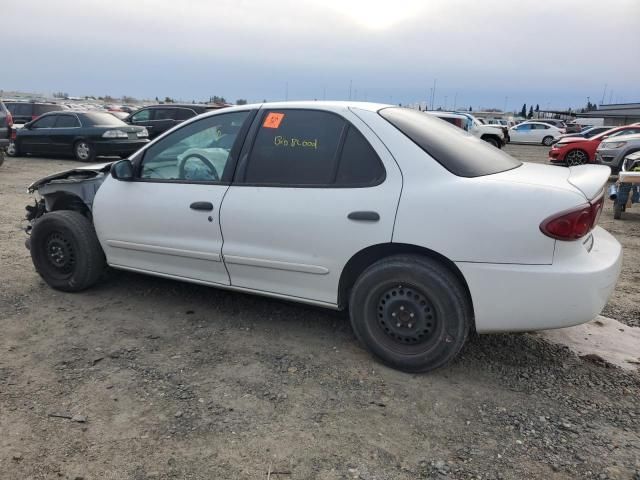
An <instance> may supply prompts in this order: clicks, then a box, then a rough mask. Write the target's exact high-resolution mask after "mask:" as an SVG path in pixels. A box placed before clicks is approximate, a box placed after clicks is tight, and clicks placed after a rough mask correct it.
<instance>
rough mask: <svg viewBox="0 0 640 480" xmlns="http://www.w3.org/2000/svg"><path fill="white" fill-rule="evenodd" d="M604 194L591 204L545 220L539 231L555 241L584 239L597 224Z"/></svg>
mask: <svg viewBox="0 0 640 480" xmlns="http://www.w3.org/2000/svg"><path fill="white" fill-rule="evenodd" d="M603 204H604V193H603V194H602V195H600V196H599V197H598V198H597V199H595V200H594V201H592V202H591V203H585V204H582V205H580V206H578V207H576V208H572V209H571V210H565V211H564V212H560V213H559V214H557V215H553V216H551V217H549V218H547V219H546V220H545V221H544V222H542V223H541V224H540V231H541V232H542V233H544V234H545V235H547V236H548V237H551V238H555V239H556V240H577V239H579V238H582V237H584V236H585V235H586V234H587V233H589V232H590V231H591V230H593V228H594V227H595V226H596V225H597V224H598V219H599V218H600V213H601V212H602V205H603Z"/></svg>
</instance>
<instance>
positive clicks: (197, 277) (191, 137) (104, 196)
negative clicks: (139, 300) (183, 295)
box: [93, 110, 254, 285]
mask: <svg viewBox="0 0 640 480" xmlns="http://www.w3.org/2000/svg"><path fill="white" fill-rule="evenodd" d="M253 114H254V112H252V111H250V110H246V111H236V112H229V113H225V114H222V115H214V116H210V117H207V118H203V119H200V120H198V121H195V122H191V123H189V124H186V125H184V126H183V127H182V128H180V129H178V130H176V131H175V132H172V133H171V134H170V135H168V136H166V137H165V138H163V139H162V140H160V141H158V142H157V143H155V144H154V145H152V146H150V147H149V148H148V149H145V150H143V151H142V152H140V153H139V154H137V155H135V156H134V162H135V166H136V176H135V180H134V181H127V182H124V181H118V180H115V179H113V178H111V177H109V178H108V179H107V180H106V181H105V182H104V183H103V184H102V186H101V187H100V190H98V193H97V195H96V198H95V201H94V206H93V212H94V224H95V227H96V231H97V233H98V237H99V239H100V242H101V244H102V247H103V249H104V252H105V254H106V257H107V261H108V263H109V264H110V265H112V266H116V267H120V268H125V269H131V270H135V271H141V272H146V273H152V274H158V275H163V276H168V277H171V278H177V279H189V280H193V281H199V282H204V283H210V284H223V285H228V284H229V276H228V274H227V270H226V269H225V266H224V263H223V262H222V233H221V231H220V217H219V215H220V205H221V204H222V199H223V197H224V195H225V193H226V191H227V189H228V188H229V183H230V181H231V177H232V175H233V169H234V166H235V162H236V159H237V156H238V154H239V152H240V148H241V146H242V141H243V139H244V136H245V134H246V128H247V127H245V125H246V124H248V123H249V122H250V120H251V117H252V115H253Z"/></svg>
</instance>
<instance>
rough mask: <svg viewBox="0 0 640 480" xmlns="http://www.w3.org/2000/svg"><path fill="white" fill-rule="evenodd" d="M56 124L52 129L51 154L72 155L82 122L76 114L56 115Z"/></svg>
mask: <svg viewBox="0 0 640 480" xmlns="http://www.w3.org/2000/svg"><path fill="white" fill-rule="evenodd" d="M56 117H57V118H56V123H55V125H54V128H52V129H51V152H52V153H64V154H71V153H72V152H73V142H74V140H75V138H76V137H77V135H78V132H79V130H80V127H81V125H80V120H79V119H78V116H77V115H76V114H75V113H64V114H59V115H56Z"/></svg>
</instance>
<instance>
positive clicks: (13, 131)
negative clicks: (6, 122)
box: [11, 128, 18, 140]
mask: <svg viewBox="0 0 640 480" xmlns="http://www.w3.org/2000/svg"><path fill="white" fill-rule="evenodd" d="M17 136H18V131H17V130H16V129H15V128H12V129H11V140H15V139H16V137H17Z"/></svg>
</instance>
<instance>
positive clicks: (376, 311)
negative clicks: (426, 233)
mask: <svg viewBox="0 0 640 480" xmlns="http://www.w3.org/2000/svg"><path fill="white" fill-rule="evenodd" d="M349 311H350V315H351V325H352V327H353V330H354V332H355V334H356V336H357V337H358V339H359V340H360V341H361V342H362V344H363V345H364V346H365V347H366V348H367V349H368V350H369V351H370V352H371V353H373V354H374V355H375V356H376V357H377V358H379V359H380V360H381V361H382V362H384V363H386V364H387V365H389V366H392V367H394V368H397V369H399V370H403V371H407V372H424V371H428V370H433V369H435V368H438V367H441V366H443V365H445V364H446V363H448V362H449V361H451V359H453V358H454V357H455V356H456V355H457V354H458V352H459V351H460V349H461V348H462V346H463V345H464V342H465V341H466V338H467V335H468V332H469V329H470V326H471V323H472V317H473V315H472V308H471V302H470V299H469V297H468V294H467V292H466V289H465V288H464V286H463V285H462V284H461V282H460V280H459V279H458V277H457V276H456V275H455V274H454V273H453V272H452V270H451V269H450V268H449V267H448V266H445V265H444V264H442V263H440V262H438V261H436V260H434V259H431V258H427V257H422V256H419V255H397V256H392V257H388V258H385V259H383V260H380V261H378V262H376V263H374V264H373V265H371V266H370V267H369V268H367V269H366V270H365V271H364V272H363V273H362V275H360V277H359V278H358V280H357V281H356V283H355V284H354V286H353V289H352V291H351V296H350V303H349Z"/></svg>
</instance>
